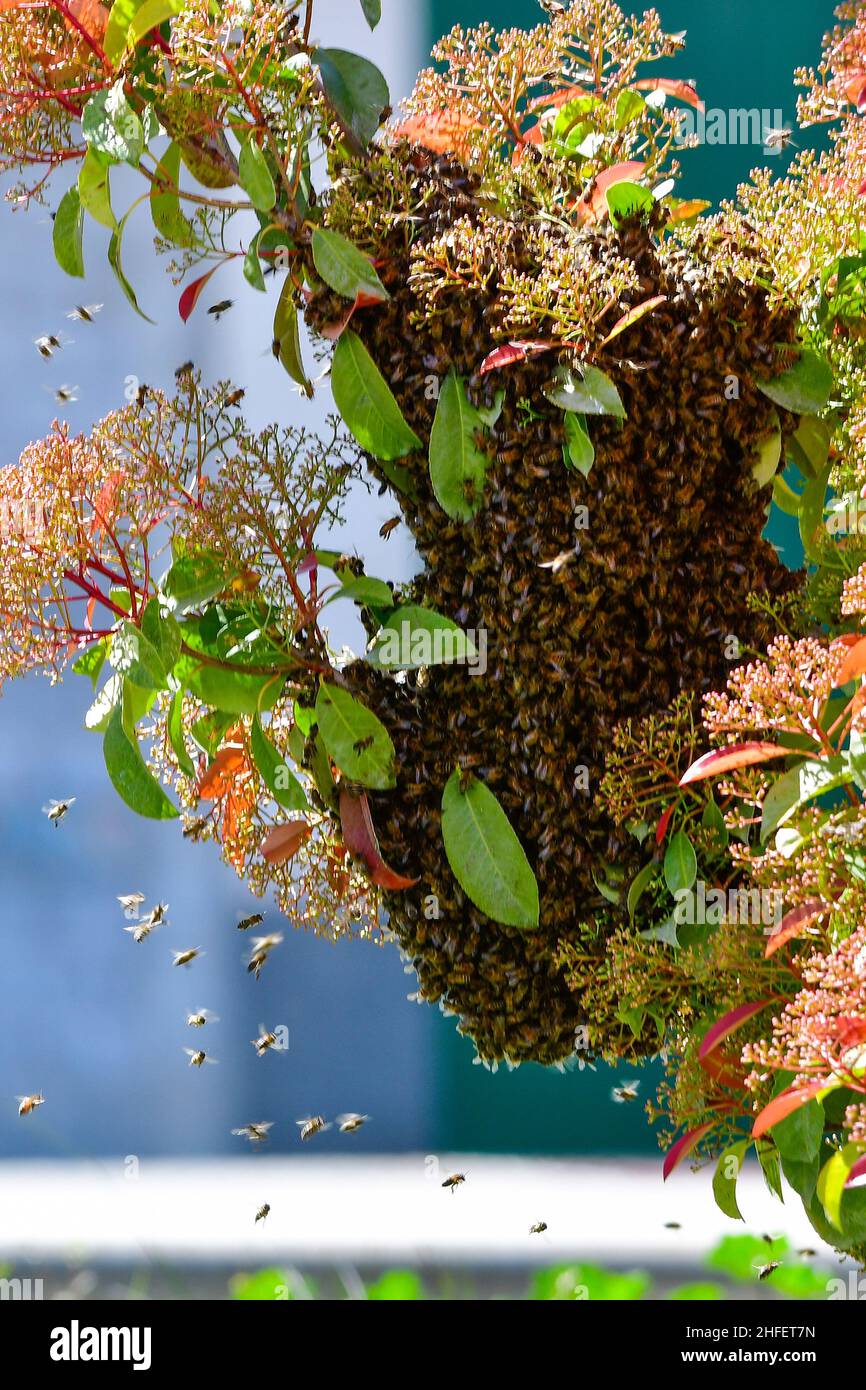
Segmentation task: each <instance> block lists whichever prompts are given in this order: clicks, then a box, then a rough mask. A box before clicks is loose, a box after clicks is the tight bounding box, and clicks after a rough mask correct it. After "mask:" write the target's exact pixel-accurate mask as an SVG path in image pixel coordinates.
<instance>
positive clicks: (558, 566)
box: [538, 547, 580, 574]
mask: <svg viewBox="0 0 866 1390" xmlns="http://www.w3.org/2000/svg"><path fill="white" fill-rule="evenodd" d="M579 553H580V552H579V550H578V549H577V547H574V548H572V549H571V550H561V551H560V552H559V554H558V555H554V557H553V559H552V560H544V561H542V563H541V564H539V566H538V568H539V569H540V570H550V572H551V574H559V571H560V570H563V569H565V567H566V565H570V564H571V562H572V560H573V559H574V558H575V556H576V555H578V554H579Z"/></svg>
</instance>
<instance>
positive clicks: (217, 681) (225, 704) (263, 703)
mask: <svg viewBox="0 0 866 1390" xmlns="http://www.w3.org/2000/svg"><path fill="white" fill-rule="evenodd" d="M184 636H185V640H186V644H187V646H188V647H191V648H193V650H196V651H197V650H200V649H202V648H203V647H204V645H205V644H204V642H203V641H202V638H201V637H200V636H199V634H198V633H197V632H195V631H193V630H190V629H189V628H185V629H184ZM238 664H241V665H242V664H243V663H242V662H241V663H238ZM175 674H176V676H177V678H178V680H181V681H182V682H183V683H184V684H185V685H186V686H187V688H188V689H189V690H191V691H192V693H193V695H197V696H198V697H199V699H200V700H201V701H202V702H203V703H204V704H206V705H213V706H214V708H215V709H219V710H224V711H225V712H226V713H228V714H255V713H256V712H257V711H258V710H268V709H271V708H272V707H273V705H275V704H276V702H277V700H278V699H279V697H280V692H281V690H282V687H283V685H284V684H285V680H284V678H283V677H282V676H279V675H273V676H268V675H263V676H259V675H248V674H245V673H244V672H243V671H236V670H232V666H231V662H229V661H227V662H226V664H225V665H223V666H210V665H205V664H204V663H202V662H198V661H196V659H195V657H194V656H186V655H184V656H183V657H181V659H180V661H179V662H178V663H177V667H176V669H175Z"/></svg>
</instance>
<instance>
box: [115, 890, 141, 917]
mask: <svg viewBox="0 0 866 1390" xmlns="http://www.w3.org/2000/svg"><path fill="white" fill-rule="evenodd" d="M117 901H118V902H119V903H120V906H121V907H122V908H123V910H124V912H125V913H126V915H127V917H134V916H135V914H136V912H137V911H138V909H139V908H140V907H141V904H142V903H143V902H144V894H143V893H118V895H117Z"/></svg>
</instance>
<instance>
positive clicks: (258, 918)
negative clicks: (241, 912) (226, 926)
mask: <svg viewBox="0 0 866 1390" xmlns="http://www.w3.org/2000/svg"><path fill="white" fill-rule="evenodd" d="M264 920H265V914H264V913H263V912H251V913H250V915H249V917H242V918H241V920H240V921H239V922H238V931H246V930H247V929H248V928H249V927H257V926H258V925H259V922H263V921H264Z"/></svg>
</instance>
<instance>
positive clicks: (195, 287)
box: [177, 265, 219, 323]
mask: <svg viewBox="0 0 866 1390" xmlns="http://www.w3.org/2000/svg"><path fill="white" fill-rule="evenodd" d="M218 270H219V265H215V266H213V267H212V268H211V269H210V270H209V271H208V272H207V274H205V275H200V276H199V277H198V279H197V280H193V281H192V283H191V284H189V285H187V287H186V289H185V290H184V291H183V293H182V294H181V297H180V299H179V300H178V301H177V311H178V313H179V314H180V316H181V318H182V319H183V321H184V323H186V321H187V319H188V318H189V316H190V314H191V313H192V311H193V309H194V308H195V306H196V304H198V301H199V296H200V294H201V292H202V290H203V289H204V287H205V285H206V284H207V282H208V280H209V279H210V277H211V276H212V275H215V274H216V272H217V271H218Z"/></svg>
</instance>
